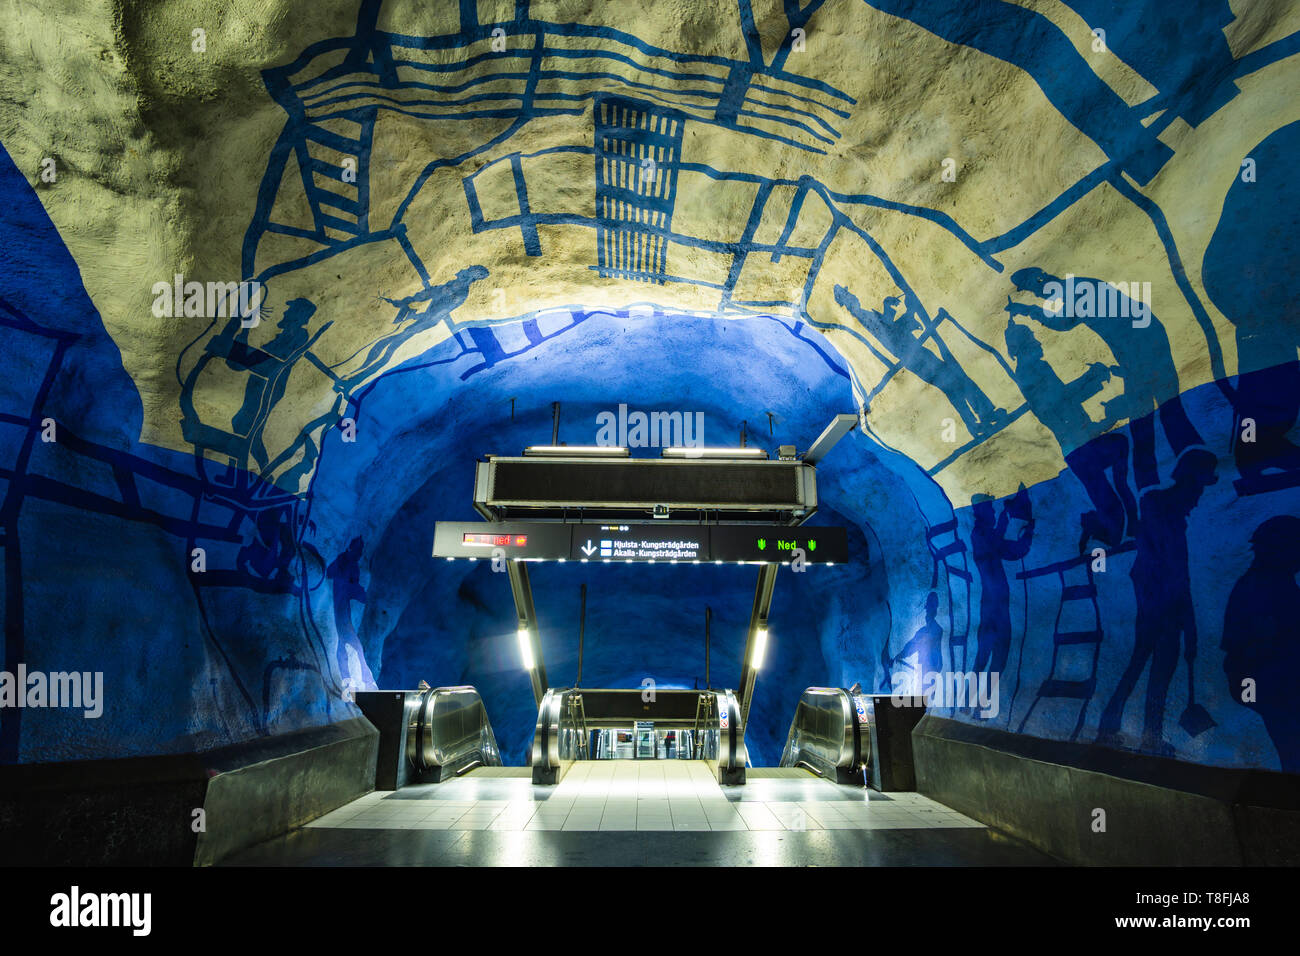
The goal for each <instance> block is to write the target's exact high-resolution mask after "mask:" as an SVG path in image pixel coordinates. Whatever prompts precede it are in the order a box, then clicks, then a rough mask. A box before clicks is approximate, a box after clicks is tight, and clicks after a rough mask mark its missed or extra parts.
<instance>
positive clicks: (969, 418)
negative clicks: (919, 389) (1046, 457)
mask: <svg viewBox="0 0 1300 956" xmlns="http://www.w3.org/2000/svg"><path fill="white" fill-rule="evenodd" d="M835 301H836V302H838V303H839V304H840V305H841V306H843V307H844V308H845V309H847V310H848V311H849V313H850V314H851V315H852V316H853V317H854V318H855V319H857V320H858V321H859V322H861V323H862V326H863V328H865V329H866V330H867V331H868V332H870V333H871V334H872V335H873V336H875V338H876V339H877V341H879V342H880V344H881V345H883V346H884V347H885V348H886V349H888V350H889V351H890V352H892V353H893V354H894V356H895V357H896V358H897V359H898V364H899V365H901V366H902V367H903V368H905V369H907V370H908V371H909V372H911V373H912V374H913V375H915V376H917V377H918V378H920V379H921V380H923V381H925V382H928V383H930V384H931V385H933V386H934V387H935V388H937V389H939V390H940V391H941V392H943V393H944V395H946V396H947V397H948V401H949V402H951V403H952V407H953V408H955V409H956V410H957V414H958V415H960V416H961V420H962V422H963V423H964V424H965V426H966V430H967V431H968V432H970V433H971V435H973V436H979V435H982V434H984V433H985V432H987V431H989V430H991V429H992V428H995V427H996V426H997V425H999V424H1001V422H1002V420H1003V419H1004V418H1005V412H1004V411H1003V410H1002V409H995V408H994V407H993V403H992V402H990V401H989V400H988V396H986V395H985V394H984V393H983V392H982V391H981V390H980V387H979V386H978V385H976V384H975V383H974V382H973V381H971V378H970V376H969V375H967V374H966V372H965V370H964V369H962V367H961V365H960V364H958V362H957V360H956V359H955V358H954V357H953V355H952V353H951V352H949V351H948V348H947V346H946V345H944V344H943V340H942V339H940V338H939V336H937V335H933V334H931V335H930V339H931V340H932V341H933V342H934V343H935V346H936V347H937V348H938V349H939V354H940V355H941V356H943V357H942V358H938V357H936V356H935V355H934V354H932V353H931V352H930V351H929V350H928V349H926V347H925V343H924V339H925V338H926V330H925V326H924V325H923V324H922V323H921V322H920V321H918V320H917V317H916V305H915V303H912V304H911V305H910V307H909V308H908V309H907V310H906V311H904V312H902V313H899V312H898V307H899V305H901V302H900V301H899V300H898V299H897V298H894V297H893V296H890V297H889V298H887V299H885V301H884V302H883V303H882V305H881V311H880V312H875V311H872V310H871V309H867V308H863V305H862V303H861V302H860V301H858V297H857V296H855V295H854V294H853V293H852V292H850V291H849V290H848V289H846V288H845V287H844V286H842V285H837V286H836V287H835ZM917 332H920V333H922V335H921V337H920V338H918V337H917V336H916V334H915V333H917Z"/></svg>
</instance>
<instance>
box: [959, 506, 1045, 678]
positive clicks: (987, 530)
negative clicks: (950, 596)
mask: <svg viewBox="0 0 1300 956" xmlns="http://www.w3.org/2000/svg"><path fill="white" fill-rule="evenodd" d="M1011 511H1012V507H1011V505H1010V504H1007V505H1004V506H1003V507H1002V513H1001V514H999V515H998V516H997V518H996V519H995V518H994V517H993V499H992V498H991V497H990V496H989V495H976V496H975V497H974V498H972V499H971V513H972V514H973V515H974V516H975V526H974V528H972V529H971V534H970V544H971V552H972V554H973V556H974V558H975V568H976V569H977V570H978V571H979V573H980V625H979V630H978V631H977V632H976V637H975V640H976V650H975V673H977V674H978V673H979V672H980V671H983V670H984V669H985V668H988V669H989V671H990V672H991V673H994V674H1001V673H1002V671H1003V669H1004V668H1005V667H1006V666H1007V658H1008V657H1009V656H1010V654H1011V587H1010V585H1009V584H1008V583H1007V572H1006V568H1004V567H1003V566H1002V562H1003V561H1019V560H1020V559H1021V558H1023V557H1024V556H1025V555H1026V554H1028V553H1029V548H1030V546H1031V545H1032V544H1033V536H1034V522H1033V519H1032V518H1031V519H1029V520H1028V521H1026V522H1025V524H1024V525H1023V526H1022V527H1021V529H1020V533H1019V534H1018V535H1016V537H1014V538H1008V537H1007V527H1008V526H1009V525H1010V523H1011Z"/></svg>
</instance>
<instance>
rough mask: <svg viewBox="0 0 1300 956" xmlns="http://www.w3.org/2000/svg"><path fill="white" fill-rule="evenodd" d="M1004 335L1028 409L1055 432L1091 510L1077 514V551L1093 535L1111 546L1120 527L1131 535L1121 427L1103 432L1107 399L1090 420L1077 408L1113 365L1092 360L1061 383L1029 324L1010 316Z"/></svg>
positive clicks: (1111, 420) (1133, 515) (1133, 505)
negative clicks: (1101, 411)
mask: <svg viewBox="0 0 1300 956" xmlns="http://www.w3.org/2000/svg"><path fill="white" fill-rule="evenodd" d="M1005 338H1006V343H1007V352H1008V353H1009V354H1010V356H1011V359H1012V361H1013V362H1014V363H1015V371H1014V373H1013V378H1014V379H1015V382H1016V385H1017V386H1018V387H1019V388H1020V392H1021V394H1022V395H1024V396H1025V401H1026V402H1027V403H1028V404H1029V410H1030V411H1031V412H1033V413H1034V417H1035V418H1037V419H1038V420H1039V422H1041V423H1042V424H1043V426H1044V427H1045V428H1046V429H1047V430H1048V431H1050V432H1051V433H1052V434H1053V435H1054V436H1055V438H1056V441H1057V444H1059V445H1060V446H1061V454H1062V455H1063V456H1064V458H1065V463H1066V465H1068V466H1069V468H1070V471H1071V473H1072V474H1073V475H1074V477H1076V478H1078V479H1079V482H1080V483H1081V484H1082V485H1083V488H1084V490H1085V491H1086V492H1087V493H1088V498H1089V499H1090V500H1091V501H1092V503H1093V506H1094V508H1095V509H1096V510H1095V511H1088V512H1085V513H1084V514H1083V515H1081V516H1080V525H1081V531H1080V538H1079V550H1080V552H1082V551H1085V550H1087V546H1088V542H1089V541H1090V540H1092V539H1094V538H1095V539H1096V540H1098V541H1100V542H1102V543H1103V544H1104V545H1106V546H1107V547H1112V548H1113V547H1116V546H1117V545H1119V544H1120V542H1121V541H1123V540H1124V537H1125V532H1126V531H1127V532H1128V533H1129V534H1132V532H1133V530H1134V529H1135V528H1136V527H1137V517H1138V507H1137V499H1136V498H1135V497H1134V495H1133V491H1132V489H1130V488H1129V483H1128V439H1127V438H1126V437H1124V435H1123V433H1121V432H1112V433H1109V434H1105V433H1106V432H1107V430H1108V429H1109V428H1111V427H1112V426H1113V425H1114V424H1115V417H1114V414H1113V413H1112V411H1111V403H1109V402H1107V403H1105V405H1104V406H1103V408H1104V410H1105V413H1106V414H1105V416H1104V417H1103V418H1102V419H1101V421H1096V422H1094V421H1093V420H1092V419H1090V418H1089V417H1088V414H1087V413H1086V412H1085V411H1084V409H1083V403H1084V402H1085V401H1087V400H1088V399H1089V398H1091V397H1092V396H1093V395H1096V394H1097V393H1098V392H1099V391H1101V388H1102V386H1103V385H1104V384H1105V383H1106V381H1107V380H1108V379H1109V378H1110V377H1111V374H1112V372H1113V371H1114V370H1113V369H1111V368H1108V367H1107V366H1105V365H1102V364H1101V363H1100V362H1093V363H1092V364H1091V365H1090V366H1088V369H1087V371H1085V372H1084V373H1083V374H1082V375H1080V376H1079V377H1078V378H1076V379H1074V380H1073V381H1071V382H1063V381H1062V380H1061V378H1060V376H1058V375H1057V374H1056V370H1055V369H1053V368H1052V366H1051V365H1050V364H1048V362H1047V361H1046V359H1044V358H1043V346H1042V344H1041V343H1040V342H1039V341H1038V338H1037V337H1036V336H1035V335H1034V332H1033V330H1032V329H1031V328H1029V326H1027V325H1021V324H1020V323H1018V322H1016V321H1015V320H1014V319H1013V320H1011V321H1010V322H1008V323H1007V330H1006V334H1005ZM1107 472H1109V473H1110V477H1109V478H1107Z"/></svg>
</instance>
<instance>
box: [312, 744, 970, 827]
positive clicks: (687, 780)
mask: <svg viewBox="0 0 1300 956" xmlns="http://www.w3.org/2000/svg"><path fill="white" fill-rule="evenodd" d="M308 826H309V827H320V828H326V829H335V828H337V829H371V830H494V831H502V830H504V831H533V830H563V831H593V830H599V831H623V832H626V831H648V830H675V831H689V830H696V831H719V830H746V831H750V830H769V831H770V830H782V831H790V830H793V831H808V830H900V829H944V828H980V829H983V824H981V823H978V822H977V821H975V820H972V819H970V818H969V817H965V816H962V815H961V814H960V813H957V812H956V811H955V810H950V809H949V808H947V807H945V806H943V805H942V804H939V803H935V802H934V801H933V800H930V799H928V798H926V797H923V796H921V795H920V794H916V793H891V794H887V795H886V794H880V793H876V792H875V791H870V790H866V789H863V788H862V787H854V786H838V785H836V784H833V783H830V782H828V781H825V780H821V779H818V778H816V777H814V776H812V775H811V774H809V773H806V772H804V771H802V770H762V769H755V770H751V771H749V774H748V782H747V783H746V784H745V785H744V786H741V787H726V788H724V787H720V786H719V785H718V783H717V781H716V780H715V779H714V778H713V775H712V773H711V772H710V770H709V768H708V766H707V765H706V764H704V763H702V762H695V761H685V760H681V761H678V760H658V761H652V760H645V761H633V760H606V761H589V762H584V763H578V764H575V765H574V766H573V768H572V769H571V770H570V771H569V773H568V774H567V775H566V776H565V778H564V779H563V780H562V781H561V782H560V783H559V784H558V785H557V786H554V787H535V786H533V784H532V780H531V778H530V776H529V770H528V768H526V767H521V768H515V767H501V768H496V767H490V768H481V769H479V770H475V771H473V772H471V773H470V774H467V775H466V776H465V777H462V778H460V779H458V780H451V781H448V782H446V783H440V784H426V785H421V786H412V787H406V788H404V789H402V790H400V791H397V792H395V793H394V792H374V793H370V794H367V795H366V796H364V797H361V798H360V799H358V800H355V801H353V802H352V803H350V804H348V805H346V806H344V807H341V808H340V809H338V810H335V811H333V812H332V813H328V814H326V815H325V816H323V817H320V818H319V819H317V820H315V821H313V822H312V823H310V824H308Z"/></svg>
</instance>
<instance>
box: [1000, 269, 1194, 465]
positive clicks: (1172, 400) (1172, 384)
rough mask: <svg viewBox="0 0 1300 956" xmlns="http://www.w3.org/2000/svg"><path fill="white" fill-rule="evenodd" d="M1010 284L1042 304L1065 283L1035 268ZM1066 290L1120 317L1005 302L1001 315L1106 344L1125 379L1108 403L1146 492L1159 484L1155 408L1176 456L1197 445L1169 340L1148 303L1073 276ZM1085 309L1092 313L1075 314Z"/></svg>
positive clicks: (1100, 282) (1066, 305) (1065, 307)
mask: <svg viewBox="0 0 1300 956" xmlns="http://www.w3.org/2000/svg"><path fill="white" fill-rule="evenodd" d="M1011 282H1012V284H1013V285H1014V286H1015V287H1016V288H1017V289H1019V290H1020V291H1021V292H1031V293H1033V294H1034V295H1036V296H1038V297H1039V298H1040V299H1043V300H1044V301H1045V302H1046V301H1051V300H1053V299H1057V298H1060V296H1059V295H1056V296H1053V295H1051V294H1050V292H1051V289H1050V288H1049V286H1052V285H1055V287H1056V288H1058V289H1064V288H1066V287H1067V283H1066V282H1065V280H1063V279H1059V278H1057V277H1056V276H1053V275H1050V274H1049V273H1047V272H1044V271H1043V270H1042V269H1037V268H1028V269H1021V270H1019V271H1018V272H1016V273H1014V274H1013V275H1012V276H1011ZM1085 287H1088V288H1085ZM1069 288H1070V289H1071V293H1072V294H1073V293H1075V292H1079V291H1080V290H1082V294H1081V295H1080V296H1076V298H1085V299H1086V297H1087V295H1089V294H1090V295H1091V296H1092V299H1091V301H1092V302H1093V303H1103V302H1106V303H1109V302H1112V301H1113V302H1114V303H1115V304H1116V307H1115V309H1114V310H1113V311H1115V312H1118V313H1119V314H1118V315H1116V314H1108V315H1096V314H1095V313H1097V312H1112V309H1111V308H1110V307H1106V308H1091V309H1086V310H1085V309H1082V308H1075V304H1074V303H1073V302H1071V301H1068V300H1067V301H1066V302H1065V303H1064V304H1063V307H1062V308H1061V309H1060V311H1058V312H1049V311H1048V310H1047V309H1045V308H1043V307H1042V306H1039V305H1025V304H1024V303H1020V302H1012V301H1010V299H1008V301H1007V306H1006V311H1007V312H1008V313H1009V314H1010V315H1011V316H1012V317H1015V316H1018V315H1023V316H1025V317H1027V318H1030V319H1033V320H1034V321H1035V322H1038V323H1039V324H1041V325H1044V326H1046V327H1047V328H1049V329H1052V330H1053V331H1056V332H1068V331H1069V330H1071V329H1073V328H1076V327H1077V326H1079V325H1083V326H1085V327H1087V328H1089V329H1091V330H1092V331H1093V332H1095V333H1097V335H1098V336H1099V337H1100V338H1101V340H1102V341H1103V342H1105V343H1106V346H1107V348H1109V349H1110V351H1111V354H1112V355H1114V356H1115V362H1116V364H1117V365H1118V367H1119V374H1120V376H1121V377H1122V378H1123V379H1124V396H1123V401H1122V402H1119V401H1116V402H1114V403H1113V404H1114V405H1115V407H1116V409H1117V410H1122V412H1123V414H1122V415H1120V416H1119V417H1123V418H1128V419H1129V423H1130V424H1129V430H1130V431H1131V432H1132V435H1133V478H1134V481H1135V482H1136V483H1137V487H1138V488H1139V489H1140V488H1149V487H1151V486H1153V485H1156V484H1158V483H1159V481H1160V475H1159V472H1158V470H1157V468H1156V447H1155V441H1156V436H1155V419H1154V417H1153V413H1155V412H1156V411H1157V409H1158V413H1159V416H1160V424H1161V427H1162V428H1163V429H1164V433H1165V438H1166V439H1167V440H1168V441H1169V447H1170V448H1172V449H1173V452H1174V454H1175V455H1181V454H1182V453H1183V452H1184V451H1186V450H1187V449H1188V448H1191V447H1192V446H1194V445H1200V444H1202V441H1201V436H1200V435H1199V434H1198V433H1197V431H1196V428H1195V427H1194V426H1193V425H1192V423H1191V421H1190V420H1188V418H1187V413H1186V412H1185V411H1183V404H1182V401H1181V399H1180V398H1179V382H1178V371H1177V369H1175V368H1174V358H1173V352H1172V351H1171V350H1170V348H1169V336H1168V335H1167V334H1166V333H1165V329H1164V326H1163V325H1161V324H1160V320H1159V319H1157V318H1156V317H1155V316H1154V315H1153V314H1151V312H1150V303H1144V304H1142V305H1139V304H1138V303H1136V302H1134V300H1133V299H1130V298H1129V297H1128V296H1126V295H1124V294H1123V293H1118V294H1117V293H1115V292H1114V290H1113V289H1112V288H1111V286H1110V284H1109V283H1108V282H1105V281H1104V280H1102V279H1091V278H1088V277H1086V276H1074V277H1072V278H1071V280H1070V284H1069ZM1067 298H1068V297H1067ZM1085 311H1086V312H1089V313H1092V314H1088V315H1081V314H1080V313H1081V312H1085ZM1138 314H1141V315H1142V316H1143V318H1142V323H1144V324H1135V322H1134V320H1133V318H1131V317H1132V316H1134V315H1138Z"/></svg>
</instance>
